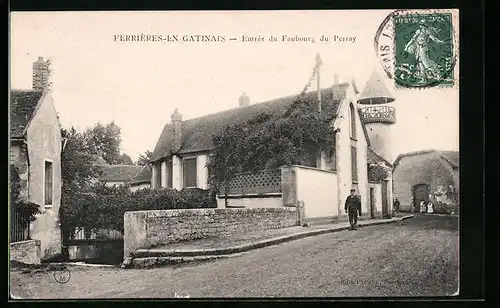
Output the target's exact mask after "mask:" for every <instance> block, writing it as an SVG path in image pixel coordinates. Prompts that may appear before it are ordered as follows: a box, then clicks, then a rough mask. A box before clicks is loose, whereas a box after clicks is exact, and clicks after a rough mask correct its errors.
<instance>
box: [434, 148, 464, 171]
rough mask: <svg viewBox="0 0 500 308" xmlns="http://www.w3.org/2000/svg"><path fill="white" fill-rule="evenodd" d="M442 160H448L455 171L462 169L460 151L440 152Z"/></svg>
mask: <svg viewBox="0 0 500 308" xmlns="http://www.w3.org/2000/svg"><path fill="white" fill-rule="evenodd" d="M438 154H439V155H441V158H442V159H444V160H446V161H447V162H448V163H449V164H450V166H451V167H452V168H453V169H458V168H459V167H460V153H459V152H458V151H438Z"/></svg>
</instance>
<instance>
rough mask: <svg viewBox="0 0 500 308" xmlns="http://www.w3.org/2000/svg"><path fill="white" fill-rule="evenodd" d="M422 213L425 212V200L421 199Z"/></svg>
mask: <svg viewBox="0 0 500 308" xmlns="http://www.w3.org/2000/svg"><path fill="white" fill-rule="evenodd" d="M420 213H425V201H424V200H422V201H420Z"/></svg>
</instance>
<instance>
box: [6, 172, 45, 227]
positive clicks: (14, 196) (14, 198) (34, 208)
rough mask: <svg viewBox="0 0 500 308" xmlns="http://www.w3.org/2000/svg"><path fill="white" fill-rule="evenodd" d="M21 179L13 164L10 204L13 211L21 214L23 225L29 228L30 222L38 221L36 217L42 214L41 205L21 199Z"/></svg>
mask: <svg viewBox="0 0 500 308" xmlns="http://www.w3.org/2000/svg"><path fill="white" fill-rule="evenodd" d="M21 189H22V187H21V177H20V176H19V169H18V168H17V167H16V166H15V165H13V164H11V165H10V203H11V208H12V210H13V211H14V212H15V213H17V214H20V215H19V216H20V219H21V221H20V222H21V223H22V225H23V226H24V227H27V226H28V225H29V223H30V222H32V221H35V220H36V215H37V214H39V213H41V212H40V205H38V204H36V203H33V202H27V201H24V200H20V199H19V195H20V194H21Z"/></svg>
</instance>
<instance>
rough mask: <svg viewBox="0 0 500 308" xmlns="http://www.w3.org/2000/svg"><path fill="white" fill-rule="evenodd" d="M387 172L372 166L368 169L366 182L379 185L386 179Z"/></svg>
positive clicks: (377, 166)
mask: <svg viewBox="0 0 500 308" xmlns="http://www.w3.org/2000/svg"><path fill="white" fill-rule="evenodd" d="M387 176H388V171H387V170H386V169H385V168H384V167H383V166H381V165H377V164H372V165H370V166H369V167H368V180H369V181H370V182H375V183H380V182H381V181H382V180H385V179H387Z"/></svg>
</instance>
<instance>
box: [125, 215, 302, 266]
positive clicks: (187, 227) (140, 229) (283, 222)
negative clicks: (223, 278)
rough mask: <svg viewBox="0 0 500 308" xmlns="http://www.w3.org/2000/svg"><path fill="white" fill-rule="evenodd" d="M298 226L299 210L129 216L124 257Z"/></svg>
mask: <svg viewBox="0 0 500 308" xmlns="http://www.w3.org/2000/svg"><path fill="white" fill-rule="evenodd" d="M297 224H298V221H297V212H296V208H295V207H282V208H241V209H182V210H157V211H136V212H126V213H125V217H124V228H125V232H124V257H128V256H129V255H130V253H131V252H133V251H135V250H137V249H140V248H152V247H156V246H160V245H167V244H169V243H174V242H179V241H186V240H194V239H202V238H212V237H219V236H230V235H232V234H238V233H243V232H252V231H261V230H269V229H278V228H286V227H292V226H296V225H297Z"/></svg>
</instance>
